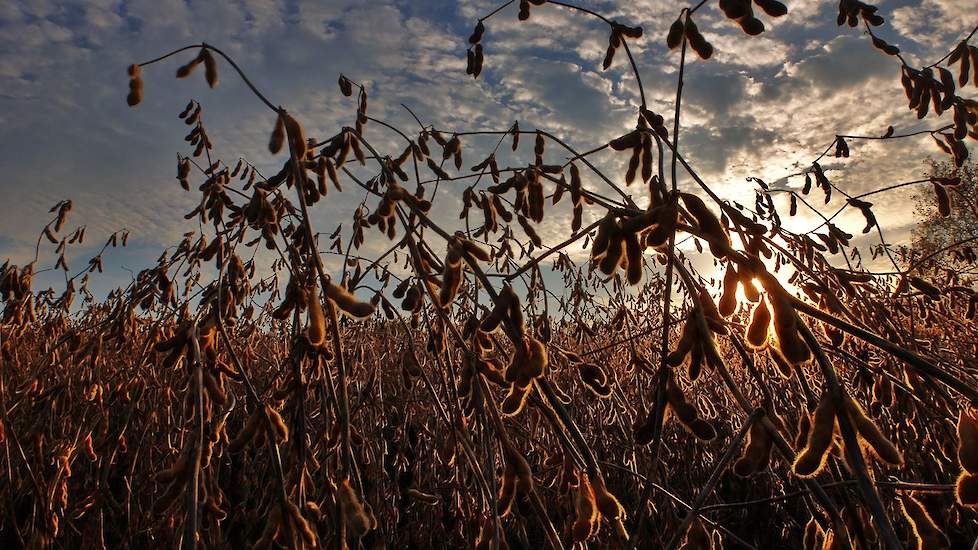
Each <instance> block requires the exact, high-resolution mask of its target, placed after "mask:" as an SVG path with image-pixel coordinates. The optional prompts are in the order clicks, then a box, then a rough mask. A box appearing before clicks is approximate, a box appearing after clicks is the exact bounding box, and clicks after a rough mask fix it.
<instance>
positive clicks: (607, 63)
mask: <svg viewBox="0 0 978 550" xmlns="http://www.w3.org/2000/svg"><path fill="white" fill-rule="evenodd" d="M626 37H627V38H641V37H642V27H629V26H627V25H622V24H621V23H615V22H612V23H611V35H610V36H609V37H608V50H607V51H606V52H605V54H604V61H602V62H601V68H602V69H603V70H608V69H609V68H610V67H611V63H612V62H613V61H614V59H615V53H616V52H617V51H618V48H620V47H621V45H622V43H623V42H624V40H625V38H626Z"/></svg>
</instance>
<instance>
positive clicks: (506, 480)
mask: <svg viewBox="0 0 978 550" xmlns="http://www.w3.org/2000/svg"><path fill="white" fill-rule="evenodd" d="M535 490H536V482H534V480H533V473H532V472H531V471H530V464H529V463H528V462H527V461H526V457H524V456H523V454H522V453H520V451H519V450H517V449H516V448H515V447H513V445H512V443H508V442H507V443H504V444H503V477H502V478H501V479H500V481H499V494H498V495H497V497H496V507H497V509H498V510H499V517H501V518H504V517H506V516H508V515H509V513H510V511H511V510H512V508H513V503H514V502H515V501H516V497H517V495H526V496H529V495H530V493H532V492H534V491H535Z"/></svg>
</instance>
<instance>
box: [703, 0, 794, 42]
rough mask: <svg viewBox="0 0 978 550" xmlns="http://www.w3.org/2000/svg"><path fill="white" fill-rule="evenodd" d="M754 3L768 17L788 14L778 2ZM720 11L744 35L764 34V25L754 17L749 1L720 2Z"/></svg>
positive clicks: (767, 0) (768, 0)
mask: <svg viewBox="0 0 978 550" xmlns="http://www.w3.org/2000/svg"><path fill="white" fill-rule="evenodd" d="M754 3H755V4H757V7H759V8H761V9H762V10H764V13H766V14H767V15H768V16H770V17H781V16H783V15H785V14H787V13H788V8H787V7H786V6H785V5H784V4H783V3H781V2H779V1H778V0H754ZM720 9H721V10H722V11H723V14H724V15H725V16H727V19H732V20H734V21H736V22H737V24H738V25H740V28H741V30H743V31H744V32H745V33H747V34H749V35H751V36H756V35H758V34H761V33H762V32H764V23H763V22H761V20H760V19H758V18H757V17H756V16H755V15H754V7H753V6H752V5H751V2H750V0H720Z"/></svg>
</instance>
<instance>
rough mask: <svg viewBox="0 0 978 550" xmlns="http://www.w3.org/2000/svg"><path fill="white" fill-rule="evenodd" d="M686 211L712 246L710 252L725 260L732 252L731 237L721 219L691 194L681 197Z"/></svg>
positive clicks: (682, 194)
mask: <svg viewBox="0 0 978 550" xmlns="http://www.w3.org/2000/svg"><path fill="white" fill-rule="evenodd" d="M679 196H680V197H681V198H682V200H683V204H684V205H686V210H687V211H688V212H689V215H690V216H691V217H692V220H691V221H693V222H695V224H696V226H697V228H698V229H699V230H700V231H701V232H702V233H703V234H702V235H701V236H702V237H703V238H704V239H706V242H707V243H708V244H709V245H710V252H712V253H713V255H714V256H715V257H717V258H725V257H727V255H728V254H730V252H731V248H730V236H729V235H728V234H727V230H726V229H725V228H724V227H723V225H722V224H721V223H720V219H719V218H717V217H716V215H715V214H714V213H713V212H712V211H711V210H710V209H709V208H708V207H707V206H706V203H704V202H703V199H701V198H699V197H697V196H696V195H693V194H690V193H681V194H680V195H679Z"/></svg>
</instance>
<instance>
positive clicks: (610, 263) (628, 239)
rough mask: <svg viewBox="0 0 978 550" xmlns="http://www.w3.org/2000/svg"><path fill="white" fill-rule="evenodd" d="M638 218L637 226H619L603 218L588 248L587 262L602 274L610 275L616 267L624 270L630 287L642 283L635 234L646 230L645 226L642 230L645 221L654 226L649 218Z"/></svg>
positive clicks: (640, 245) (615, 221) (637, 236)
mask: <svg viewBox="0 0 978 550" xmlns="http://www.w3.org/2000/svg"><path fill="white" fill-rule="evenodd" d="M654 213H655V212H653V214H654ZM640 216H643V220H642V221H641V222H639V223H638V224H635V223H622V222H620V221H619V220H618V219H617V218H616V217H614V216H610V215H609V216H607V217H605V219H604V221H602V223H601V225H599V226H598V232H597V234H596V236H595V237H594V243H593V245H592V247H591V261H592V262H597V263H598V267H599V268H600V269H601V271H602V273H604V274H606V275H613V274H614V273H615V271H617V269H618V268H619V267H624V269H625V273H626V275H627V279H628V283H629V284H632V285H634V284H638V282H639V281H641V280H642V269H643V263H642V250H643V246H642V244H641V241H640V237H639V233H640V232H641V231H644V230H645V229H646V227H647V226H646V227H642V225H644V224H645V223H646V221H648V222H650V224H651V223H654V218H653V217H651V216H644V215H640ZM644 218H648V219H644Z"/></svg>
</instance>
